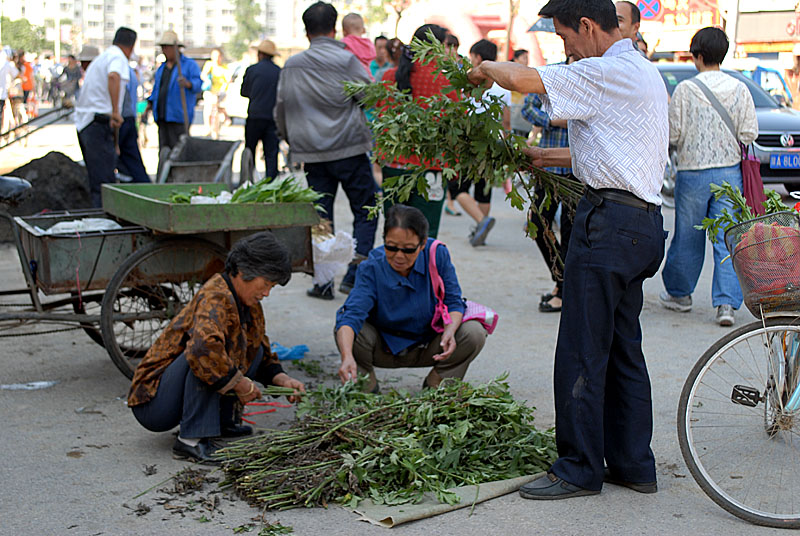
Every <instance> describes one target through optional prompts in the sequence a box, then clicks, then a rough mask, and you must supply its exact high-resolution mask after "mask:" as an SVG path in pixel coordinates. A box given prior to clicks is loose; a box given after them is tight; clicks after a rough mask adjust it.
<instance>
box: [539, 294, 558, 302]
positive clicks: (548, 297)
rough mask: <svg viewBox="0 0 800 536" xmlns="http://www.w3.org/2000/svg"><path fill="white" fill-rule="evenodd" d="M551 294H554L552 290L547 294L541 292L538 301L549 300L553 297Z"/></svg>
mask: <svg viewBox="0 0 800 536" xmlns="http://www.w3.org/2000/svg"><path fill="white" fill-rule="evenodd" d="M553 296H555V294H553V293H552V292H548V293H547V294H542V298H541V299H540V300H539V303H545V302H549V301H550V300H552V299H553Z"/></svg>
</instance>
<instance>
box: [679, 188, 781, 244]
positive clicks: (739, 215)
mask: <svg viewBox="0 0 800 536" xmlns="http://www.w3.org/2000/svg"><path fill="white" fill-rule="evenodd" d="M710 189H711V193H712V194H714V199H716V200H717V201H719V200H720V199H722V198H723V197H726V198H728V199H729V200H730V201H731V203H733V210H728V209H727V208H724V209H722V213H721V214H720V215H719V216H717V217H716V218H705V219H703V221H702V223H701V224H700V225H695V226H694V228H695V229H698V230H700V231H706V233H707V234H708V239H709V240H711V242H712V243H715V244H716V242H717V236H718V235H719V232H720V230H722V232H723V233H724V232H725V231H727V230H728V229H730V228H731V227H733V226H734V225H736V224H739V223H742V222H745V221H748V220H752V219H754V218H755V217H756V214H754V213H753V210H752V209H751V208H750V207H749V206H748V205H747V200H746V199H745V198H744V195H743V194H742V191H741V190H740V189H739V187H738V186H731V185H730V183H728V182H727V181H725V182H723V183H722V184H721V185H720V184H712V185H711V186H710ZM764 193H765V194H766V196H767V200H766V201H764V203H762V205H763V206H764V209H765V210H766V214H774V213H775V212H784V211H786V210H790V209H789V207H788V206H786V205H785V204H784V202H783V200H782V199H781V196H780V194H779V193H778V192H776V191H775V190H764Z"/></svg>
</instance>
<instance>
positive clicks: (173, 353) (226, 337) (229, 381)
mask: <svg viewBox="0 0 800 536" xmlns="http://www.w3.org/2000/svg"><path fill="white" fill-rule="evenodd" d="M243 320H244V322H243ZM262 344H263V345H264V352H265V355H264V359H265V360H266V361H265V362H262V367H265V368H268V369H271V372H272V374H270V377H272V376H274V375H275V374H277V373H278V372H280V371H281V370H280V365H279V364H278V357H277V356H276V355H275V354H274V353H272V352H270V350H269V348H270V344H269V339H268V338H267V336H266V326H265V322H264V311H263V309H262V308H261V304H257V305H255V306H253V307H246V306H243V305H241V304H240V303H239V301H238V298H237V296H236V294H235V293H234V291H233V286H232V285H231V284H230V283H229V282H228V280H226V276H223V274H217V275H215V276H213V277H212V278H211V279H209V280H208V281H207V282H206V284H205V285H203V287H202V288H201V289H200V290H199V291H198V292H197V294H196V295H195V297H194V298H193V299H192V301H191V302H189V304H188V305H187V306H186V307H184V308H183V310H182V311H181V312H180V313H179V314H178V316H176V317H175V318H173V319H172V322H170V323H169V325H168V326H167V328H166V329H165V330H164V332H163V333H162V334H161V336H159V337H158V339H157V340H156V342H155V343H154V344H153V346H152V347H151V348H150V350H149V351H148V352H147V354H146V355H145V356H144V358H143V359H142V361H141V362H140V363H139V366H138V367H136V372H135V373H134V375H133V383H132V384H131V388H130V392H129V393H128V406H129V407H132V406H137V405H139V404H144V403H146V402H149V401H150V400H151V399H152V398H153V397H155V395H156V391H157V390H158V383H159V381H160V379H161V375H162V374H163V373H164V371H165V370H166V368H167V367H168V366H169V365H170V364H171V363H172V362H173V361H174V360H175V359H177V358H178V356H180V355H181V353H183V354H184V355H185V356H186V360H187V361H188V362H189V367H190V369H191V371H192V373H194V375H195V376H197V377H198V378H199V379H200V380H202V381H204V382H205V383H207V384H208V385H209V386H210V388H211V389H214V390H216V391H218V392H219V393H226V392H228V391H230V390H231V389H233V387H234V386H235V385H236V384H237V383H238V382H239V380H241V379H242V377H243V376H244V374H245V372H247V370H248V369H249V368H250V365H251V364H252V363H253V360H254V359H255V358H256V355H257V353H258V350H259V348H260V347H261V345H262ZM260 370H261V369H260Z"/></svg>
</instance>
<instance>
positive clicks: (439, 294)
mask: <svg viewBox="0 0 800 536" xmlns="http://www.w3.org/2000/svg"><path fill="white" fill-rule="evenodd" d="M439 244H441V242H439V241H438V240H434V241H433V243H432V244H431V251H430V261H429V262H428V268H429V271H430V273H431V283H432V284H433V293H434V294H435V295H436V299H437V303H436V307H435V308H434V311H433V320H431V327H432V328H433V330H434V331H435V332H436V333H441V332H443V331H444V326H446V325H448V324H452V323H453V319H452V318H450V312H449V311H448V310H447V306H446V305H445V304H444V281H442V276H440V275H439V270H438V269H437V268H436V248H437V247H438V246H439ZM464 303H465V305H466V309H465V310H464V316H463V318H462V319H461V321H462V322H466V321H467V320H477V321H478V322H480V323H481V324H482V325H483V327H484V328H485V329H486V332H487V333H488V334H489V335H491V334H492V333H494V329H495V328H496V327H497V322H498V321H499V320H500V316H499V315H498V314H497V312H496V311H495V310H494V309H492V308H491V307H486V306H485V305H482V304H480V303H478V302H474V301H470V300H464Z"/></svg>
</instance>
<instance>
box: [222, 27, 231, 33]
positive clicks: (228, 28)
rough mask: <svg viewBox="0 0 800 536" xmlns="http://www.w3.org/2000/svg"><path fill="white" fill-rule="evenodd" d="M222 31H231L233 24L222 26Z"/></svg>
mask: <svg viewBox="0 0 800 536" xmlns="http://www.w3.org/2000/svg"><path fill="white" fill-rule="evenodd" d="M222 33H226V34H229V33H233V26H223V27H222Z"/></svg>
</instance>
